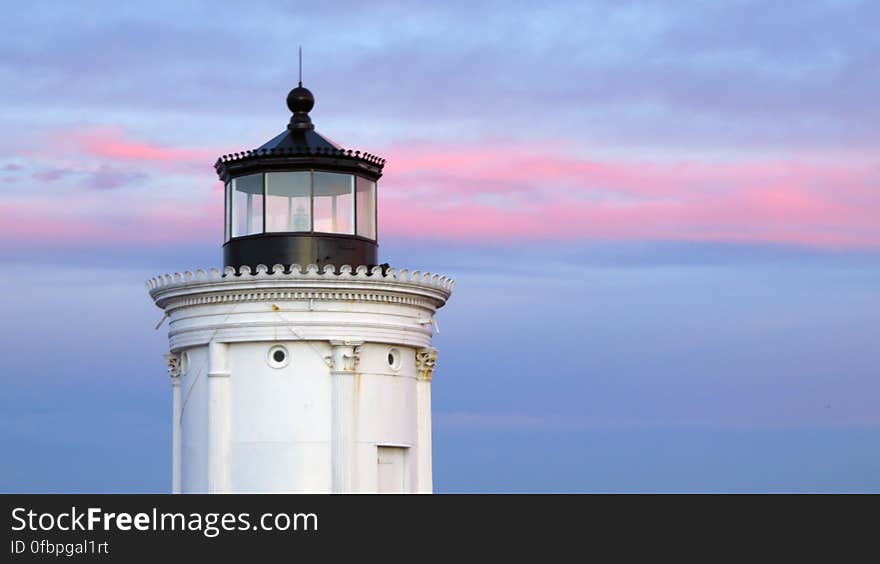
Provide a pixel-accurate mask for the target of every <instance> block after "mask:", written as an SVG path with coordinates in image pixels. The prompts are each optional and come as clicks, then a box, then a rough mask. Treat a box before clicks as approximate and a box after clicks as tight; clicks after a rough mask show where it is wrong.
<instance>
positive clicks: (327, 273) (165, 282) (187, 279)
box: [146, 264, 455, 292]
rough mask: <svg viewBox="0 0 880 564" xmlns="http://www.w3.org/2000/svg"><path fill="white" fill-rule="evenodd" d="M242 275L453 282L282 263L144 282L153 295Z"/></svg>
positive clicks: (434, 284) (448, 286) (431, 284)
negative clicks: (254, 268) (193, 284)
mask: <svg viewBox="0 0 880 564" xmlns="http://www.w3.org/2000/svg"><path fill="white" fill-rule="evenodd" d="M244 276H253V277H254V278H267V277H270V276H271V277H275V278H285V279H315V278H321V279H325V280H327V279H337V280H339V279H341V280H364V281H368V280H374V281H375V280H380V281H393V282H403V283H409V284H416V285H419V286H425V287H428V288H438V289H440V290H444V291H447V292H451V291H452V289H453V288H454V287H455V280H453V279H452V278H449V277H447V276H441V275H439V274H431V273H430V272H424V273H423V272H421V271H420V270H413V271H409V270H407V269H406V268H403V269H401V270H397V269H394V268H386V269H385V273H384V274H383V273H382V267H381V266H374V267H373V268H372V269H369V268H367V267H366V266H363V265H362V266H358V267H357V268H356V269H353V268H352V267H351V266H349V265H347V264H345V265H342V266H341V267H339V273H338V274H337V269H336V266H334V265H332V264H325V265H324V266H323V268H321V267H319V266H318V265H316V264H310V265H307V266H305V267H303V266H300V265H298V264H291V265H289V266H284V265H283V264H275V265H273V266H272V267H271V268H270V267H268V266H266V265H265V264H258V265H257V268H256V270H255V271H251V267H249V266H247V265H244V266H241V267H239V269H238V271H236V269H235V268H234V267H231V266H227V267H226V268H224V269H223V270H222V271H221V270H219V269H217V268H211V269H208V270H204V269H201V268H200V269H198V270H196V271H195V272H193V271H191V270H187V271H184V272H175V273H173V274H164V275H161V276H154V277H153V278H150V279H149V280H147V282H146V284H147V288H148V289H149V290H150V292H152V291H154V290H157V289H160V288H169V287H174V286H180V285H184V284H189V283H191V282H200V281H204V282H210V281H220V280H223V279H224V278H226V277H237V278H241V277H244Z"/></svg>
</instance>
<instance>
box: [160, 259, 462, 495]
mask: <svg viewBox="0 0 880 564" xmlns="http://www.w3.org/2000/svg"><path fill="white" fill-rule="evenodd" d="M297 272H298V273H297V274H294V275H282V276H278V277H276V276H277V275H274V274H273V275H269V274H267V273H261V275H257V276H251V275H244V276H241V277H235V276H230V277H227V278H222V279H221V278H219V276H215V277H213V278H212V277H211V276H209V275H207V274H206V275H205V276H204V277H202V278H200V279H199V277H197V276H196V275H191V276H187V275H175V276H168V277H162V278H161V281H160V280H159V279H153V280H152V281H151V282H150V284H149V285H150V286H151V295H152V296H153V298H154V299H155V300H156V302H157V304H158V305H159V306H160V307H162V308H163V309H165V311H166V313H167V314H168V316H169V341H170V343H171V350H172V353H174V354H181V353H183V352H185V353H186V356H187V359H188V362H187V363H186V364H187V366H186V370H185V371H184V372H183V373H182V374H181V375H180V376H179V388H178V389H179V395H180V397H179V403H180V406H179V408H175V412H177V410H178V409H179V416H178V417H177V419H178V421H179V426H180V429H179V436H180V438H179V446H178V447H175V451H179V453H180V454H179V458H178V460H179V465H180V468H179V489H180V491H181V492H183V493H189V492H376V491H378V489H379V486H380V482H381V484H385V485H384V486H383V488H384V487H392V486H391V484H396V486H394V487H396V488H397V489H396V490H394V491H407V492H430V491H431V488H432V484H431V454H430V449H431V440H430V435H431V431H430V383H431V380H430V374H431V372H432V371H433V362H431V363H430V364H431V365H430V367H429V369H427V368H426V367H425V363H424V362H418V361H417V358H424V357H425V351H433V349H430V348H429V347H430V344H431V330H432V324H431V323H430V320H431V319H432V318H433V315H434V313H435V312H436V310H437V309H438V308H439V307H441V306H442V305H443V304H444V303H445V300H446V299H447V298H448V296H449V293H450V291H451V288H452V284H451V281H449V280H448V279H446V278H442V279H441V278H440V277H437V276H431V275H429V276H428V277H427V280H426V279H425V278H423V277H420V276H419V277H413V276H411V275H408V274H405V275H403V276H400V275H398V274H397V273H395V272H394V271H391V275H390V276H382V275H381V274H380V273H376V274H374V275H373V276H366V274H365V273H363V272H362V273H360V274H348V275H342V276H336V275H332V274H317V272H316V270H306V271H304V272H300V271H297ZM187 278H189V280H187ZM175 280H176V281H175ZM277 345H283V346H284V347H285V348H286V350H287V351H288V355H289V360H288V362H286V364H284V365H283V366H277V363H272V362H271V361H270V359H269V356H268V355H269V349H270V348H271V347H273V346H277ZM392 348H394V349H396V350H397V351H398V352H399V366H398V362H394V363H393V364H389V361H388V360H389V359H388V355H389V351H390V350H391V349H392ZM428 356H430V355H428ZM395 360H396V359H395ZM380 446H381V447H382V448H388V449H397V450H390V451H388V452H389V453H391V454H389V455H388V456H389V457H400V459H399V460H398V459H397V458H394V459H393V460H392V462H391V463H390V465H391V466H392V467H393V468H392V469H389V471H392V470H393V472H392V474H391V475H390V476H391V477H389V475H386V474H381V472H382V470H381V468H382V467H381V465H379V464H378V463H377V460H378V459H377V452H378V449H379V447H380ZM389 460H391V459H389Z"/></svg>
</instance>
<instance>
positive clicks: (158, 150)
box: [0, 0, 880, 492]
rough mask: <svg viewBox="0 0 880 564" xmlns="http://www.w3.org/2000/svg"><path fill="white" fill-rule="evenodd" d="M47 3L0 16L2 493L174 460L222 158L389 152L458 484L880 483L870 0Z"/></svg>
mask: <svg viewBox="0 0 880 564" xmlns="http://www.w3.org/2000/svg"><path fill="white" fill-rule="evenodd" d="M315 4H316V3H304V2H303V3H299V2H259V1H255V2H248V3H227V2H218V1H215V2H210V3H209V2H179V1H176V2H165V1H162V0H157V1H156V2H153V3H151V5H150V9H149V10H143V9H142V8H139V7H137V6H134V5H131V6H124V5H121V4H120V3H107V2H88V1H83V2H77V3H76V4H75V5H74V4H73V3H69V2H42V3H31V4H22V5H20V6H18V7H17V9H16V13H15V18H7V19H5V20H4V21H3V23H0V31H2V33H0V81H2V83H3V84H5V85H6V87H5V88H3V89H0V126H2V128H3V131H4V132H5V134H4V135H3V136H2V138H0V217H2V222H0V258H2V261H3V268H2V270H0V290H2V292H0V295H2V296H3V297H2V298H0V299H2V303H0V306H2V311H3V320H4V322H5V323H4V324H5V329H4V330H3V333H2V335H3V339H2V341H0V352H2V353H3V357H4V358H5V359H6V361H5V363H4V370H3V371H2V378H3V384H4V393H3V394H2V396H0V422H2V425H0V448H2V451H3V453H4V455H3V456H2V457H0V491H37V492H61V491H95V492H118V491H123V492H130V491H131V492H162V491H168V490H169V489H170V437H171V417H170V402H171V393H170V391H171V390H170V384H169V382H168V377H167V372H166V370H165V366H164V362H163V360H162V354H163V353H165V352H167V340H166V336H165V334H164V332H163V331H164V329H163V330H159V331H156V330H155V329H154V327H155V324H156V322H157V321H158V320H159V319H160V317H161V312H160V310H159V309H157V308H156V307H155V306H154V305H153V304H152V302H151V300H150V299H149V296H148V295H147V291H146V289H145V286H144V281H145V280H146V279H147V278H149V277H151V276H154V275H156V274H160V273H165V272H173V271H176V270H193V269H195V268H204V267H210V266H217V265H219V263H220V262H221V249H220V245H221V244H222V236H223V226H222V209H223V198H222V187H221V186H220V184H219V182H218V181H217V180H216V175H215V173H214V171H213V163H214V161H215V160H216V158H217V157H218V156H219V155H222V154H226V153H231V152H236V151H242V150H245V149H252V148H255V147H258V146H259V145H261V144H262V143H264V142H265V141H267V140H269V139H271V138H272V137H274V136H275V135H277V134H278V133H279V132H281V131H282V130H283V129H284V127H285V126H286V123H287V120H288V119H289V111H288V110H287V108H286V107H285V103H284V99H285V96H286V94H287V92H288V91H289V90H290V88H292V87H293V86H295V84H296V82H295V81H296V77H297V62H296V58H297V47H298V46H299V45H302V46H303V51H304V57H303V59H304V64H303V82H304V84H305V86H307V87H308V88H309V89H310V90H311V91H312V92H313V93H314V94H315V97H316V100H317V101H316V105H315V109H314V110H313V111H312V112H311V116H312V120H313V121H314V123H315V124H316V128H317V130H318V131H320V132H321V133H322V134H323V135H326V136H327V137H329V138H331V139H333V140H334V141H336V142H337V143H339V144H340V145H342V146H344V147H346V148H353V149H359V150H361V151H368V152H371V153H374V154H378V155H380V156H382V157H384V158H386V159H387V160H388V163H387V164H386V166H385V174H384V176H383V178H382V180H381V181H380V184H379V234H380V235H379V237H380V257H381V258H382V260H383V261H387V262H389V263H391V264H392V265H394V266H397V267H406V268H410V269H421V270H429V271H431V272H440V273H442V274H445V275H448V276H451V277H453V278H455V279H456V281H457V283H456V287H455V291H454V293H453V296H452V298H451V300H450V302H449V303H448V305H447V306H446V307H445V308H444V309H443V310H441V312H440V313H439V314H438V322H439V326H440V328H441V332H440V334H438V335H436V337H435V344H436V346H437V347H438V348H439V349H440V357H439V360H438V366H437V372H436V374H435V378H434V383H433V401H434V404H433V409H434V482H435V488H436V490H437V491H439V492H479V491H493V492H770V491H793V492H794V491H796V492H862V491H870V492H880V449H878V448H877V446H876V445H877V444H880V380H878V376H880V370H878V367H880V329H878V327H880V291H878V288H880V260H878V259H880V221H878V217H880V151H878V149H880V127H878V123H880V105H878V104H877V102H876V98H877V92H880V35H878V34H877V33H876V30H877V28H878V24H880V4H877V3H876V2H868V1H865V2H858V1H847V0H838V1H835V2H830V1H809V2H799V3H797V5H796V6H793V5H792V4H791V3H790V2H775V1H771V2H748V1H727V2H711V3H706V2H686V1H679V2H619V1H614V2H610V1H609V2H594V1H579V2H570V3H568V2H552V3H544V4H541V5H538V4H536V3H532V2H480V3H474V2H467V3H464V2H443V3H436V2H433V3H413V2H407V3H395V2H370V3H362V2H352V3H346V2H332V3H321V5H320V6H316V5H315Z"/></svg>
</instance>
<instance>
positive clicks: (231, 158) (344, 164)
mask: <svg viewBox="0 0 880 564" xmlns="http://www.w3.org/2000/svg"><path fill="white" fill-rule="evenodd" d="M314 105H315V98H314V96H313V95H312V93H311V92H310V91H309V90H308V89H307V88H304V87H303V86H302V83H300V84H299V86H297V87H296V88H294V89H293V90H291V91H290V93H289V94H288V95H287V107H288V108H289V109H290V111H291V112H292V113H293V115H292V116H291V118H290V123H288V125H287V129H286V130H285V131H283V132H281V133H279V134H278V135H276V136H275V137H273V138H272V139H270V140H269V141H267V142H265V143H264V144H263V145H261V146H259V147H257V148H256V149H250V150H247V151H242V152H240V153H231V154H228V155H223V156H221V157H220V158H219V159H217V162H216V163H215V164H214V169H215V170H216V171H217V175H218V176H219V177H220V180H223V181H227V180H229V179H230V178H232V177H235V176H241V175H244V174H250V173H253V172H261V171H272V170H295V169H304V168H321V169H329V170H339V171H341V172H350V173H357V174H361V175H363V176H367V177H369V178H371V179H373V180H378V179H379V177H380V176H382V167H384V166H385V159H383V158H381V157H378V156H376V155H372V154H370V153H366V152H361V151H355V150H352V149H344V148H343V147H341V146H340V145H339V144H337V143H334V142H333V141H331V140H329V139H327V138H326V137H324V136H323V135H321V134H320V133H318V132H317V131H315V126H314V124H312V120H311V118H310V117H309V111H311V109H312V108H313V107H314Z"/></svg>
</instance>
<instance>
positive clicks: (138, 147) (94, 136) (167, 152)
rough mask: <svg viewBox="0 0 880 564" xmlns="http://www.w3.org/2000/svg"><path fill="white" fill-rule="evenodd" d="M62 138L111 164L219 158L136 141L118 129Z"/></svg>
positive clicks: (93, 130) (87, 131) (80, 132)
mask: <svg viewBox="0 0 880 564" xmlns="http://www.w3.org/2000/svg"><path fill="white" fill-rule="evenodd" d="M62 136H63V137H64V138H65V139H66V141H68V142H69V143H72V144H73V145H74V146H75V147H76V148H78V149H79V150H80V151H82V152H83V153H85V154H86V155H88V156H91V157H96V158H100V159H105V160H110V161H155V162H177V163H191V162H198V163H200V164H202V165H205V163H208V164H210V163H211V162H212V161H213V160H214V159H216V158H217V156H218V155H219V153H214V152H212V151H211V150H206V149H191V148H182V147H167V146H162V145H158V144H152V143H147V142H145V141H137V140H133V139H130V138H128V137H126V135H125V134H124V132H123V130H122V129H121V128H118V127H96V128H87V129H78V130H72V131H67V132H65V133H64V134H63V135H62Z"/></svg>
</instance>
